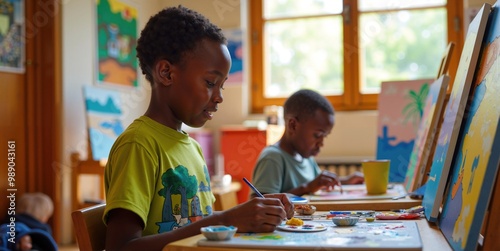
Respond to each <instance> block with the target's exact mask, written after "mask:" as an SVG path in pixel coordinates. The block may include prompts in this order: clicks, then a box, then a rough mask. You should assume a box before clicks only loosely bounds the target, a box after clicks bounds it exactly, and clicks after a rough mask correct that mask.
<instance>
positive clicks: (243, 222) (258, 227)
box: [223, 194, 293, 233]
mask: <svg viewBox="0 0 500 251" xmlns="http://www.w3.org/2000/svg"><path fill="white" fill-rule="evenodd" d="M283 196H284V197H283ZM271 197H272V198H271ZM278 197H279V199H278ZM281 199H283V201H285V204H287V205H288V206H287V207H291V208H292V212H293V207H292V206H291V203H290V201H289V200H288V197H286V195H285V194H283V195H279V194H268V195H266V198H260V197H257V198H253V199H251V200H249V201H247V202H245V203H243V204H240V205H238V206H236V207H233V208H231V209H228V210H227V211H224V212H223V215H224V222H223V224H224V225H232V226H235V227H237V228H238V232H240V233H248V232H252V233H266V232H273V231H274V230H276V226H279V225H280V224H281V223H282V222H283V220H284V219H286V218H287V216H288V214H289V212H288V210H289V209H287V210H286V211H285V206H286V205H283V203H282V202H281Z"/></svg>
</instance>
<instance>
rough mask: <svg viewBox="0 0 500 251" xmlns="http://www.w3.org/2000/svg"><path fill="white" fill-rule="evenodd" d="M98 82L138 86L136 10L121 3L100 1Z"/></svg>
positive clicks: (98, 17) (110, 0) (97, 3)
mask: <svg viewBox="0 0 500 251" xmlns="http://www.w3.org/2000/svg"><path fill="white" fill-rule="evenodd" d="M96 9H97V11H96V13H97V64H96V65H97V82H98V83H99V84H112V85H118V86H128V87H137V86H138V74H137V69H138V67H137V66H138V62H137V58H136V54H137V53H136V51H135V47H136V43H137V42H136V41H137V38H138V36H137V9H136V8H134V7H132V6H130V5H128V4H125V3H123V2H121V1H118V0H97V2H96Z"/></svg>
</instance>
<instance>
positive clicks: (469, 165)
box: [439, 1, 500, 250]
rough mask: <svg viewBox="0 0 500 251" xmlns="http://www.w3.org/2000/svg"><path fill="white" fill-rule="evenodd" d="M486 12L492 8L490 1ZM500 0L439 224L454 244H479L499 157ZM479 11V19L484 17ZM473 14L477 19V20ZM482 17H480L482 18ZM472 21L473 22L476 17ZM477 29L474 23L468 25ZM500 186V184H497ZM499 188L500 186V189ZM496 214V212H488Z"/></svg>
mask: <svg viewBox="0 0 500 251" xmlns="http://www.w3.org/2000/svg"><path fill="white" fill-rule="evenodd" d="M484 6H485V7H483V9H482V11H483V15H486V14H485V13H489V5H488V4H485V5H484ZM499 8H500V6H499V2H498V1H497V2H496V4H495V5H494V9H493V11H492V13H491V14H490V16H489V20H488V27H487V31H486V33H485V39H484V40H483V47H482V53H481V59H480V61H479V63H478V67H477V68H476V69H477V70H476V77H475V79H474V82H473V89H472V90H471V92H472V95H471V99H472V100H471V102H470V105H469V106H468V108H467V115H466V117H465V119H464V124H463V125H462V127H463V128H462V130H461V133H460V136H459V139H458V141H457V151H456V153H455V158H454V161H453V165H452V167H451V173H450V175H451V177H450V184H449V187H448V190H447V192H446V195H445V199H444V203H443V211H442V214H441V215H440V217H439V227H440V228H441V231H442V232H443V235H444V236H445V237H446V239H447V240H448V242H449V244H450V245H451V247H452V248H453V249H454V250H475V249H476V248H477V243H478V239H479V234H480V232H481V228H482V223H483V221H484V217H485V214H486V211H487V208H488V204H489V200H490V197H491V194H492V190H493V187H494V182H495V180H496V177H497V175H498V168H499V163H500V102H499V101H498V97H499V96H500V82H498V80H499V79H500V57H499V55H500V16H499V10H500V9H499ZM481 16H482V15H481V11H480V12H479V14H478V16H476V19H478V18H479V17H481ZM476 19H474V21H476ZM478 20H479V19H478ZM474 21H473V22H474ZM472 29H476V28H473V26H472V25H471V26H470V27H469V30H472ZM497 187H498V184H497ZM497 192H498V191H497ZM490 213H491V214H495V213H498V212H494V211H492V212H490Z"/></svg>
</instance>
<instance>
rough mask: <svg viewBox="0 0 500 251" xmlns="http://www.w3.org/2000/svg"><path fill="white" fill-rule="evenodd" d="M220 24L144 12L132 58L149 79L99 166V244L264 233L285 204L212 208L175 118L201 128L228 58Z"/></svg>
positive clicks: (203, 171)
mask: <svg viewBox="0 0 500 251" xmlns="http://www.w3.org/2000/svg"><path fill="white" fill-rule="evenodd" d="M225 43H226V40H225V38H224V36H223V34H222V32H221V29H220V28H218V27H217V26H215V25H214V24H212V23H210V21H208V20H207V19H206V18H205V17H203V16H202V15H200V14H199V13H197V12H195V11H192V10H189V9H187V8H185V7H182V6H179V7H173V8H167V9H163V10H161V11H160V12H159V13H157V14H156V15H154V16H153V17H151V18H150V20H149V21H148V23H147V24H146V26H145V27H144V29H143V30H142V32H141V36H140V38H139V40H138V42H137V48H136V49H137V57H138V58H139V64H140V67H141V69H142V72H143V74H145V76H146V79H147V80H148V81H149V82H150V83H151V99H150V104H149V107H148V109H147V111H146V113H145V114H144V115H143V116H141V117H139V118H138V119H136V120H135V121H133V123H132V124H131V125H130V126H129V127H128V128H127V129H126V130H125V131H124V132H123V133H122V134H121V135H120V136H119V137H118V139H117V140H116V142H115V143H114V145H113V147H112V149H111V151H110V155H109V158H108V163H107V165H106V168H105V189H106V203H107V204H106V209H105V213H104V216H103V220H104V222H105V223H106V225H107V233H106V250H108V251H113V250H161V249H162V248H163V247H164V246H165V245H166V244H168V243H170V242H172V241H176V240H180V239H183V238H186V237H189V236H193V235H196V234H199V233H200V228H201V227H204V226H209V225H227V226H231V225H232V226H235V227H237V228H238V231H239V232H272V231H274V230H275V229H276V226H278V225H280V224H281V223H282V221H283V219H285V218H291V217H292V216H293V206H292V204H291V203H290V201H289V200H288V198H287V196H286V195H285V194H275V195H269V196H268V197H266V198H255V199H253V200H250V201H248V202H246V203H244V204H240V205H238V206H236V207H234V208H232V209H229V210H226V211H224V212H212V205H213V203H214V200H215V197H214V195H213V194H212V192H211V188H210V179H209V174H208V169H207V166H206V163H205V160H204V159H203V155H202V152H201V148H200V146H199V144H198V143H197V142H196V141H195V140H193V139H192V138H190V137H189V135H188V134H187V133H185V132H184V131H182V129H181V127H182V124H183V123H184V124H186V125H188V126H191V127H201V126H203V125H204V124H205V123H206V122H207V121H208V120H211V119H212V117H213V115H214V113H215V112H216V111H217V108H218V105H219V104H220V103H222V101H223V97H222V90H223V86H224V82H225V81H226V79H227V76H228V72H229V68H230V65H231V59H230V55H229V51H228V49H227V46H226V44H225Z"/></svg>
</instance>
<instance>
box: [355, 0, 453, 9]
mask: <svg viewBox="0 0 500 251" xmlns="http://www.w3.org/2000/svg"><path fill="white" fill-rule="evenodd" d="M445 5H446V0H359V3H358V9H359V10H360V11H374V10H398V9H411V8H419V7H435V6H443V7H444V6H445Z"/></svg>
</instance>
